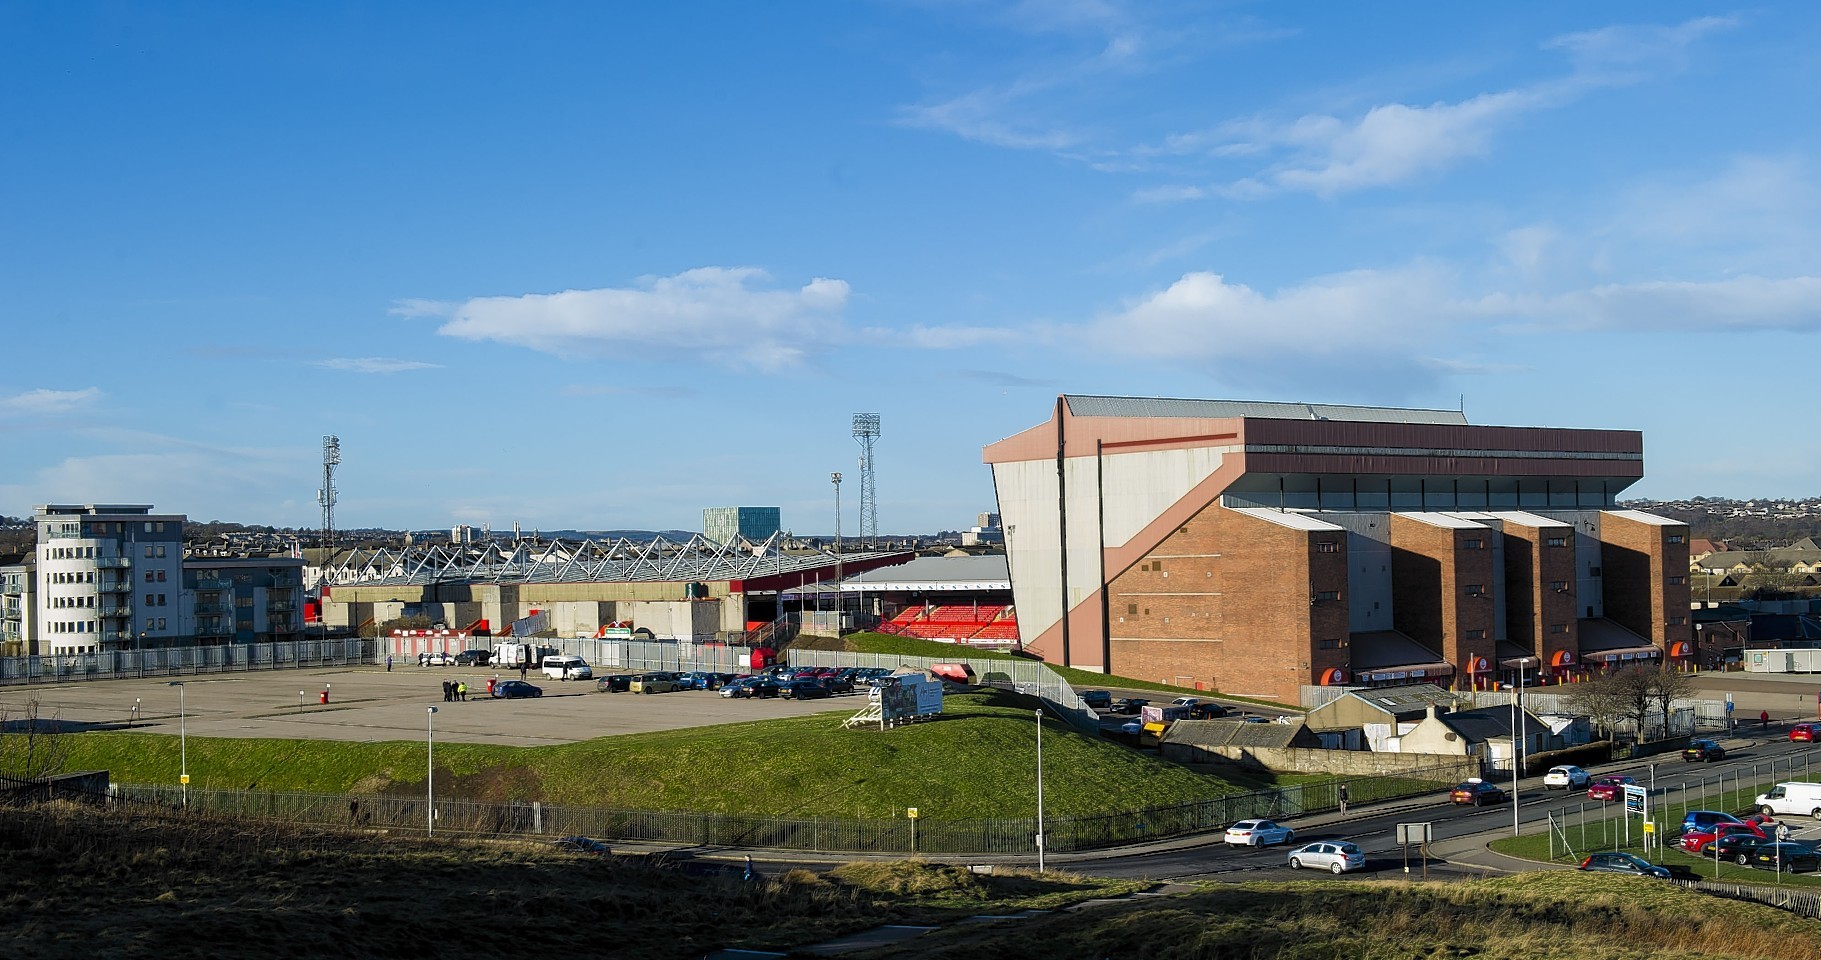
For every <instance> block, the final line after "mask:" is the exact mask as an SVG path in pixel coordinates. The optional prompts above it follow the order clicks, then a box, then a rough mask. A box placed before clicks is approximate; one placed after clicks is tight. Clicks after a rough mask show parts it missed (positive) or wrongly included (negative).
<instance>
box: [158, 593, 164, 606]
mask: <svg viewBox="0 0 1821 960" xmlns="http://www.w3.org/2000/svg"><path fill="white" fill-rule="evenodd" d="M158 606H161V607H162V606H164V594H162V593H161V594H159V595H158Z"/></svg>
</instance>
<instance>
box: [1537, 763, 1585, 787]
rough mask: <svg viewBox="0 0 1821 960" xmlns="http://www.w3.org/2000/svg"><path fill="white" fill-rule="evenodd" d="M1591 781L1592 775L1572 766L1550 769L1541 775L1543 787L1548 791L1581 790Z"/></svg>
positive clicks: (1564, 765)
mask: <svg viewBox="0 0 1821 960" xmlns="http://www.w3.org/2000/svg"><path fill="white" fill-rule="evenodd" d="M1592 780H1593V774H1590V773H1588V772H1587V771H1585V770H1582V769H1581V768H1580V767H1577V766H1574V765H1573V764H1563V765H1562V766H1559V767H1550V768H1549V772H1548V773H1545V774H1543V786H1544V787H1545V788H1547V789H1550V790H1581V789H1585V788H1586V786H1587V784H1588V783H1589V782H1591V781H1592Z"/></svg>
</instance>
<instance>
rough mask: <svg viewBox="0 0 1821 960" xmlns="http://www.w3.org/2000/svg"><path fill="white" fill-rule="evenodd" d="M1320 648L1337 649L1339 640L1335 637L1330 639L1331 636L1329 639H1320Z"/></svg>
mask: <svg viewBox="0 0 1821 960" xmlns="http://www.w3.org/2000/svg"><path fill="white" fill-rule="evenodd" d="M1321 649H1323V650H1338V649H1340V641H1339V640H1337V639H1332V638H1331V639H1327V640H1323V641H1322V642H1321Z"/></svg>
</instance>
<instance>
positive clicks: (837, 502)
mask: <svg viewBox="0 0 1821 960" xmlns="http://www.w3.org/2000/svg"><path fill="white" fill-rule="evenodd" d="M829 476H830V477H831V478H832V479H833V480H834V483H835V636H837V637H838V636H840V635H841V475H840V474H839V473H833V474H830V475H829Z"/></svg>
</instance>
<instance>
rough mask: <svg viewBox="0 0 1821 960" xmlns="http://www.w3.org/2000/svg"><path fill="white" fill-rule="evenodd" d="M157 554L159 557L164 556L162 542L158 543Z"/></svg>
mask: <svg viewBox="0 0 1821 960" xmlns="http://www.w3.org/2000/svg"><path fill="white" fill-rule="evenodd" d="M158 555H159V556H160V557H163V556H164V544H162V543H161V544H159V545H158Z"/></svg>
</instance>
